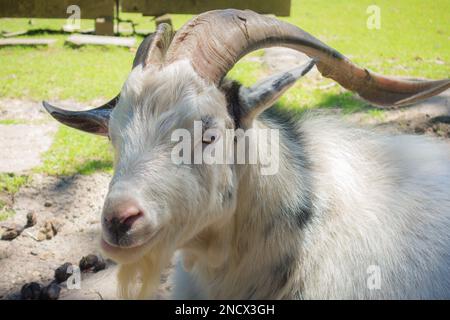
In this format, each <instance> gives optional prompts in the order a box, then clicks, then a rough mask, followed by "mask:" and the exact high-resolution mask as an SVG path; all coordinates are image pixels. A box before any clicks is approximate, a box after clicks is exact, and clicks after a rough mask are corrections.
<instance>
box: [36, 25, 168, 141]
mask: <svg viewBox="0 0 450 320" xmlns="http://www.w3.org/2000/svg"><path fill="white" fill-rule="evenodd" d="M171 40H172V28H171V27H170V25H167V24H161V25H159V26H158V28H157V30H156V32H155V33H153V34H151V35H149V36H147V37H146V38H145V39H144V40H143V41H142V42H141V44H140V45H139V48H138V49H137V51H136V56H135V57H134V60H133V68H135V67H136V66H138V65H140V64H142V65H143V67H146V66H148V65H149V64H155V63H158V64H159V63H162V59H163V57H164V55H165V52H166V50H167V47H168V46H169V44H170V41H171ZM119 96H120V93H119V94H118V95H117V96H116V97H114V98H113V99H112V100H110V101H108V102H107V103H105V104H104V105H102V106H100V107H97V108H94V109H91V110H85V111H69V110H64V109H61V108H58V107H56V106H53V105H51V104H50V103H48V102H46V101H43V102H42V103H43V105H44V107H45V109H46V110H47V111H48V113H50V115H52V116H53V117H54V118H55V119H56V120H58V121H59V122H61V123H63V124H65V125H68V126H69V127H72V128H75V129H79V130H82V131H86V132H89V133H95V134H99V135H108V122H109V116H110V113H111V111H112V110H113V109H114V107H115V106H116V104H117V102H118V101H119Z"/></svg>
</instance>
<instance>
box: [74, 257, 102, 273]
mask: <svg viewBox="0 0 450 320" xmlns="http://www.w3.org/2000/svg"><path fill="white" fill-rule="evenodd" d="M97 262H98V257H97V256H96V255H95V254H90V255H87V256H86V257H83V258H81V260H80V263H79V267H80V270H81V271H91V270H93V269H94V267H95V264H96V263H97Z"/></svg>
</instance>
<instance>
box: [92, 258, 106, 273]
mask: <svg viewBox="0 0 450 320" xmlns="http://www.w3.org/2000/svg"><path fill="white" fill-rule="evenodd" d="M104 269H106V262H105V260H104V259H103V258H102V257H100V256H99V257H98V260H97V263H96V264H95V265H94V272H98V271H101V270H104Z"/></svg>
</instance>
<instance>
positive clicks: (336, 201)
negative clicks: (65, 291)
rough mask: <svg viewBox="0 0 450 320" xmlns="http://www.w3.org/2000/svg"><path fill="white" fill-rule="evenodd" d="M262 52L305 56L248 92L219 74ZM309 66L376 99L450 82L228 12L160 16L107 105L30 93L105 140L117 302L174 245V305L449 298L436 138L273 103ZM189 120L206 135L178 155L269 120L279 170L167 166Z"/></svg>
mask: <svg viewBox="0 0 450 320" xmlns="http://www.w3.org/2000/svg"><path fill="white" fill-rule="evenodd" d="M269 46H284V47H289V48H292V49H295V50H299V51H302V52H304V53H306V54H307V55H308V56H310V57H311V58H312V60H311V61H310V62H308V63H306V64H305V65H303V66H300V67H297V68H295V69H293V70H290V71H286V72H282V73H280V74H276V75H273V76H271V77H269V78H268V79H265V80H262V81H260V82H258V83H257V84H255V85H254V86H252V87H243V86H241V85H240V84H238V83H236V82H232V81H229V80H227V79H226V78H225V76H226V74H227V72H228V71H229V70H230V69H231V68H232V66H233V65H234V64H235V63H236V62H237V61H238V60H239V59H240V58H241V57H242V56H244V55H245V54H247V53H249V52H250V51H253V50H256V49H258V48H264V47H269ZM314 64H315V65H316V66H317V68H318V70H319V71H320V72H321V73H322V75H324V76H326V77H329V78H332V79H334V80H335V81H337V82H338V83H339V84H340V85H342V86H343V87H345V88H347V89H349V90H351V91H354V92H356V93H358V94H359V95H360V96H361V97H362V98H364V99H366V100H367V101H369V102H371V103H374V104H376V105H380V106H394V107H398V106H403V105H408V104H411V103H413V102H416V101H420V100H422V99H425V98H428V97H431V96H433V95H436V94H438V93H440V92H442V91H444V90H446V89H448V88H449V87H450V80H449V79H445V80H439V81H419V80H417V81H415V80H401V79H397V78H391V77H385V76H381V75H378V74H375V73H373V72H370V71H368V70H366V69H362V68H360V67H358V66H356V65H355V64H353V63H352V62H351V61H350V60H348V59H347V58H346V57H344V56H343V55H342V54H340V53H339V52H337V51H336V50H334V49H332V48H330V47H328V46H327V45H326V44H324V43H322V42H320V41H319V40H318V39H316V38H314V37H313V36H312V35H310V34H308V33H306V32H305V31H303V30H301V29H299V28H298V27H296V26H293V25H290V24H288V23H285V22H281V21H278V20H277V19H274V18H270V17H267V16H262V15H258V14H257V13H254V12H252V11H248V10H245V11H240V10H234V9H229V10H216V11H210V12H206V13H203V14H201V15H199V16H197V17H195V18H194V19H192V20H191V21H190V22H188V23H187V24H185V25H184V26H183V27H182V28H181V29H180V30H179V31H178V32H177V33H176V34H175V35H174V34H173V32H172V30H171V28H170V26H169V25H167V24H161V25H159V27H158V28H157V31H156V32H155V33H154V34H152V35H150V36H148V37H147V38H146V39H145V40H144V41H143V42H142V43H141V45H140V47H139V48H138V51H137V53H136V57H135V59H134V62H133V69H132V71H131V73H130V75H129V77H128V79H127V80H126V82H125V84H124V86H123V88H122V90H121V92H120V95H118V96H117V97H116V98H114V99H113V100H111V101H110V102H108V103H107V104H105V105H103V106H101V107H99V108H96V109H92V110H87V111H81V112H75V111H67V110H62V109H59V108H57V107H54V106H52V105H50V104H48V103H47V102H44V106H45V108H46V109H47V111H48V112H49V113H50V114H51V115H52V116H53V117H55V118H56V119H57V120H59V121H60V122H62V123H64V124H66V125H69V126H72V127H74V128H78V129H81V130H84V131H86V132H91V133H96V134H101V135H104V136H106V135H107V136H108V137H109V138H110V140H111V143H112V145H113V147H114V151H115V163H114V169H115V170H114V176H113V178H112V181H111V183H110V186H109V192H108V195H107V196H106V200H105V204H104V208H103V213H102V240H101V247H102V248H103V250H104V252H105V253H106V254H107V255H108V256H109V257H111V258H112V259H114V260H116V261H117V262H118V263H119V264H120V271H119V274H118V279H119V289H120V290H119V292H120V294H121V296H123V297H151V296H152V294H153V293H154V291H155V288H156V287H157V286H158V284H159V278H160V274H161V270H162V269H163V268H164V267H165V266H166V265H167V264H168V263H169V261H170V259H171V258H172V257H173V256H174V254H175V253H176V260H177V262H176V267H175V269H176V270H175V273H174V276H173V281H174V286H175V288H174V290H173V298H175V299H179V298H189V299H192V298H205V299H312V298H321V299H325V298H327V299H335V298H337V299H355V298H358V299H359V298H362V299H366V298H370V299H378V298H384V299H385V298H389V299H390V298H392V299H397V298H401V299H405V298H447V299H448V298H450V150H449V148H448V147H447V146H446V145H445V144H444V143H442V142H439V141H438V140H433V139H431V138H426V137H420V136H411V135H392V134H389V135H388V134H384V133H381V132H377V131H375V130H372V129H364V128H359V127H357V126H354V125H349V124H346V123H345V122H344V121H343V120H341V119H337V118H335V117H332V116H317V115H314V114H308V113H306V114H304V115H302V116H300V117H294V116H291V115H289V114H287V113H286V112H285V111H283V110H280V109H277V108H271V106H272V105H273V103H274V102H275V101H276V100H277V99H278V98H279V97H280V96H281V95H282V94H283V92H284V91H285V90H287V89H288V88H289V87H290V86H291V85H292V84H293V83H294V82H295V81H296V80H297V79H299V78H300V77H302V76H303V75H304V74H306V73H307V72H308V71H309V70H310V69H311V68H312V67H313V65H314ZM194 121H200V122H201V123H202V125H203V126H204V127H205V128H206V129H214V130H215V131H214V132H215V136H214V139H212V138H211V139H206V138H205V136H203V137H201V138H200V139H202V140H201V141H200V139H196V140H195V141H194V142H193V143H194V146H193V147H192V150H187V151H186V150H184V152H187V153H191V152H194V149H195V148H200V150H204V149H205V148H207V147H209V146H211V145H216V144H218V143H219V142H220V141H222V140H225V138H224V132H225V131H226V130H229V129H245V130H248V129H251V128H270V129H276V130H278V131H279V132H280V138H279V152H278V158H277V159H278V162H279V168H278V172H277V173H276V174H274V175H262V174H261V169H262V165H261V163H259V162H258V163H257V164H254V165H251V164H245V163H244V164H205V163H196V164H187V163H181V164H176V163H174V162H173V161H172V158H171V150H173V148H174V147H175V145H176V144H175V142H174V141H172V139H171V134H172V133H173V131H174V130H176V129H179V128H183V129H185V130H188V131H189V132H192V124H193V122H194ZM252 141H253V140H252ZM258 141H259V140H258ZM252 143H259V142H254V141H253V142H252ZM227 148H228V149H227V151H234V149H235V148H236V144H235V143H234V142H232V143H231V144H227ZM229 149H231V150H229ZM231 153H232V152H231ZM374 271H376V272H374ZM373 276H376V278H375V280H377V281H375V282H374V283H375V284H376V285H375V286H373V285H372V284H373V283H372V284H371V282H370V281H372V280H373V278H371V277H373Z"/></svg>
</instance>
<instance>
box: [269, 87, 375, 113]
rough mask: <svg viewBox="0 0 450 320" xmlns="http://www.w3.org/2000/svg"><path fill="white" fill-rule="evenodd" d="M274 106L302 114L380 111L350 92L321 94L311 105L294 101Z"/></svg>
mask: <svg viewBox="0 0 450 320" xmlns="http://www.w3.org/2000/svg"><path fill="white" fill-rule="evenodd" d="M276 106H278V107H281V108H286V109H287V110H290V111H293V112H294V113H297V112H298V113H303V112H304V111H306V110H314V109H330V110H331V109H339V110H340V111H341V112H342V113H344V114H351V113H355V112H368V111H374V110H381V109H380V108H377V107H376V106H373V105H371V104H370V103H369V102H366V101H364V100H362V99H361V98H359V97H358V96H356V95H355V94H353V93H351V92H342V93H323V94H321V95H320V96H319V97H318V98H317V100H316V102H314V103H311V104H302V102H301V101H298V103H297V102H295V101H294V102H291V103H281V102H278V103H277V104H276Z"/></svg>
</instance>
